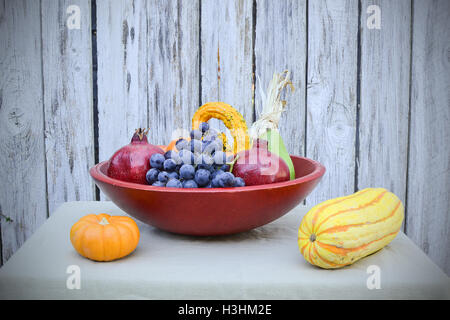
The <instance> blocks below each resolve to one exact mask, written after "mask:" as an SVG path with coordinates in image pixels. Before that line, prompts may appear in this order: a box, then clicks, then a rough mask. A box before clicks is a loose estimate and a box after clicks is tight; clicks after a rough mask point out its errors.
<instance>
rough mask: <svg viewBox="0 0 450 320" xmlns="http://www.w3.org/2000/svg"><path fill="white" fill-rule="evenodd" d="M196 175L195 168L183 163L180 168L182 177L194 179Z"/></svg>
mask: <svg viewBox="0 0 450 320" xmlns="http://www.w3.org/2000/svg"><path fill="white" fill-rule="evenodd" d="M194 176H195V169H194V167H193V166H192V165H190V164H183V165H182V166H181V168H180V177H181V178H183V179H185V180H190V179H193V178H194Z"/></svg>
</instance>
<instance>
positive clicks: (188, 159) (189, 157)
mask: <svg viewBox="0 0 450 320" xmlns="http://www.w3.org/2000/svg"><path fill="white" fill-rule="evenodd" d="M179 156H180V158H181V162H182V163H183V164H194V162H195V157H194V154H193V153H192V152H191V151H189V150H186V149H185V150H182V151H180V153H179Z"/></svg>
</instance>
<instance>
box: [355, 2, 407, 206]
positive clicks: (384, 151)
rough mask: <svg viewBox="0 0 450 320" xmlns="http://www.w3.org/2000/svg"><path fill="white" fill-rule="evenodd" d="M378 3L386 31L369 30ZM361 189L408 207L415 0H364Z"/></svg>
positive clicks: (360, 125)
mask: <svg viewBox="0 0 450 320" xmlns="http://www.w3.org/2000/svg"><path fill="white" fill-rule="evenodd" d="M370 5H377V6H378V7H379V8H380V12H381V17H382V21H381V29H368V27H367V24H366V23H367V18H368V17H369V15H370V14H373V12H371V13H370V14H367V8H368V7H369V6H370ZM361 9H362V12H361V22H360V23H361V104H360V110H359V139H360V140H359V141H360V146H359V161H358V163H359V166H358V178H357V181H358V185H357V186H356V187H357V188H358V189H363V188H367V187H383V188H387V189H389V190H390V191H392V192H394V193H395V194H396V195H397V196H398V197H399V198H400V199H401V200H402V201H403V203H405V192H406V167H407V147H408V112H409V73H410V72H409V71H410V52H411V51H410V50H411V45H410V38H411V37H410V35H411V33H410V25H411V1H410V0H399V1H389V0H377V1H372V0H370V1H368V0H363V1H362V6H361Z"/></svg>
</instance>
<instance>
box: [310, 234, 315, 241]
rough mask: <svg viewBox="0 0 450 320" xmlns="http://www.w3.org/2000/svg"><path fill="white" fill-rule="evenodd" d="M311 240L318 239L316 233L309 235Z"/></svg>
mask: <svg viewBox="0 0 450 320" xmlns="http://www.w3.org/2000/svg"><path fill="white" fill-rule="evenodd" d="M309 241H311V242H314V241H316V235H315V234H314V233H312V234H311V236H310V237H309Z"/></svg>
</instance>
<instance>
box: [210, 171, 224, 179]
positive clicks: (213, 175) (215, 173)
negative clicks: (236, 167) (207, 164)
mask: <svg viewBox="0 0 450 320" xmlns="http://www.w3.org/2000/svg"><path fill="white" fill-rule="evenodd" d="M221 173H224V171H222V170H221V169H219V170H216V171H214V172H213V174H212V178H213V179H214V178H215V177H217V176H218V175H219V174H221Z"/></svg>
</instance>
